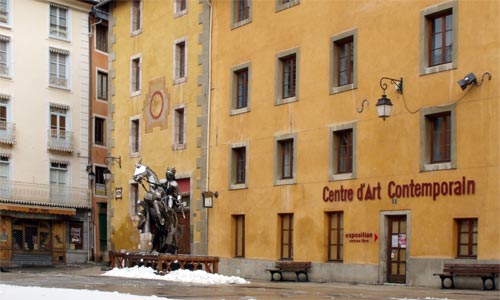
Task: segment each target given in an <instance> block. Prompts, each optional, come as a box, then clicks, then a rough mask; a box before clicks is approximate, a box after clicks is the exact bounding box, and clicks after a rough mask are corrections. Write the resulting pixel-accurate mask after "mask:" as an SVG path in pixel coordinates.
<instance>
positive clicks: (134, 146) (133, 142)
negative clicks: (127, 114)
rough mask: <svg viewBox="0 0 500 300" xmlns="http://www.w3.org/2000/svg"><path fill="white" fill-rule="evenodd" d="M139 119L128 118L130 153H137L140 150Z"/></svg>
mask: <svg viewBox="0 0 500 300" xmlns="http://www.w3.org/2000/svg"><path fill="white" fill-rule="evenodd" d="M140 130H141V128H140V119H138V118H137V119H131V120H130V137H129V145H130V154H131V155H134V154H137V153H138V152H139V150H140V132H141V131H140Z"/></svg>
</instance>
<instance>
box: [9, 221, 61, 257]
mask: <svg viewBox="0 0 500 300" xmlns="http://www.w3.org/2000/svg"><path fill="white" fill-rule="evenodd" d="M51 233H52V226H51V222H48V221H37V220H23V219H14V218H13V219H12V248H13V249H15V250H26V251H29V250H31V251H33V250H34V251H39V250H42V251H46V250H50V249H51V248H52V238H51ZM49 253H50V252H49Z"/></svg>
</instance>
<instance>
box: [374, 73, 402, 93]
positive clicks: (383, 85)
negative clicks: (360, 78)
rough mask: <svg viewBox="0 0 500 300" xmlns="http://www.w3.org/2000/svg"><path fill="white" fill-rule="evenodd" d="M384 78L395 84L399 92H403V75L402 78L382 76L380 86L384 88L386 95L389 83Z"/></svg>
mask: <svg viewBox="0 0 500 300" xmlns="http://www.w3.org/2000/svg"><path fill="white" fill-rule="evenodd" d="M384 80H388V81H389V83H391V84H394V85H395V86H396V88H397V90H398V92H399V93H401V94H403V77H401V78H400V79H395V78H390V77H382V78H380V83H379V84H380V88H382V90H384V95H385V90H386V89H387V83H385V82H383V81H384Z"/></svg>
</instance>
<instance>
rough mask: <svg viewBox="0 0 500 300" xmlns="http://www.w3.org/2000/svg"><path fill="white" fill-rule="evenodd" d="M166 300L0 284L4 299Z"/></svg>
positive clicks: (1, 295)
mask: <svg viewBox="0 0 500 300" xmlns="http://www.w3.org/2000/svg"><path fill="white" fill-rule="evenodd" d="M68 297H69V298H71V300H89V299H92V300H167V299H168V298H163V297H157V296H134V295H130V294H121V293H118V292H100V291H89V290H73V289H60V288H43V287H33V286H23V287H20V286H13V285H5V284H0V299H2V300H3V299H5V300H29V299H37V300H66V299H68Z"/></svg>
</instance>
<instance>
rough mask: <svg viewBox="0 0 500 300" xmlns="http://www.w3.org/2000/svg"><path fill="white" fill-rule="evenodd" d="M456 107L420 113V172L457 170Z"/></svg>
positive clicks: (442, 107)
mask: <svg viewBox="0 0 500 300" xmlns="http://www.w3.org/2000/svg"><path fill="white" fill-rule="evenodd" d="M455 109H456V108H455V106H454V105H449V106H440V107H431V108H424V109H422V110H421V111H420V140H421V141H423V142H422V143H421V149H420V170H421V171H435V170H446V169H454V168H456V157H457V150H456V122H455V118H456V117H455V114H456V112H455Z"/></svg>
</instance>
